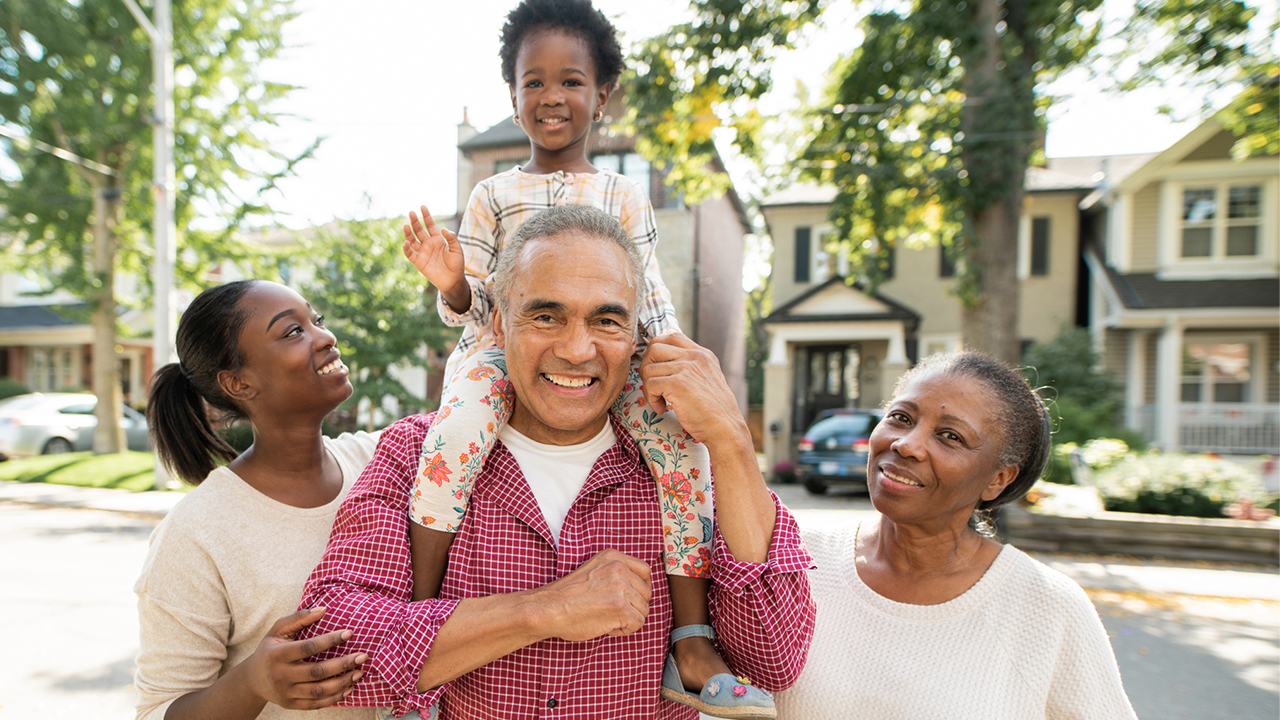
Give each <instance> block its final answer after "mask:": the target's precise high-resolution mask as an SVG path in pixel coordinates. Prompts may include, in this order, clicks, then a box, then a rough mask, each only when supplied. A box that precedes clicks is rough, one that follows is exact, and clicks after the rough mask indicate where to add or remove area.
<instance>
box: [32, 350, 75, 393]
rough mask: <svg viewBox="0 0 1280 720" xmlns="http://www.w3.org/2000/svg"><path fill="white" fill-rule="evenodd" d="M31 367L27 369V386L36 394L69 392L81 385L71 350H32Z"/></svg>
mask: <svg viewBox="0 0 1280 720" xmlns="http://www.w3.org/2000/svg"><path fill="white" fill-rule="evenodd" d="M30 358H31V360H30V365H29V366H28V367H27V384H28V385H30V386H31V389H32V390H35V391H36V392H53V391H56V390H69V389H73V388H75V387H77V386H78V385H79V383H78V382H76V378H75V368H74V367H73V366H72V363H71V350H69V349H61V348H39V347H37V348H31V356H30Z"/></svg>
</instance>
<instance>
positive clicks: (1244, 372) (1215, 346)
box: [1182, 339, 1256, 403]
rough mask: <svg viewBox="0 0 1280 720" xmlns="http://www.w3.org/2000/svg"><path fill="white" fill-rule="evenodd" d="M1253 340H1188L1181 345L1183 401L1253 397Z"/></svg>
mask: <svg viewBox="0 0 1280 720" xmlns="http://www.w3.org/2000/svg"><path fill="white" fill-rule="evenodd" d="M1255 354H1256V349H1255V346H1254V343H1252V342H1248V341H1245V342H1208V341H1204V342H1201V341H1197V340H1194V339H1188V340H1187V341H1186V342H1185V343H1184V344H1183V346H1182V402H1185V403H1247V402H1252V401H1253V398H1254V387H1253V385H1254V383H1253V373H1252V366H1253V357H1254V355H1255Z"/></svg>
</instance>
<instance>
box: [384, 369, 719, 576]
mask: <svg viewBox="0 0 1280 720" xmlns="http://www.w3.org/2000/svg"><path fill="white" fill-rule="evenodd" d="M639 366H640V361H639V360H638V359H635V360H633V361H632V365H631V374H630V377H628V379H627V382H626V384H625V385H624V386H623V388H622V394H621V395H619V396H618V399H617V401H616V402H615V403H614V405H613V409H612V413H613V415H614V416H615V417H617V418H618V419H619V420H620V421H622V424H624V425H626V427H627V430H629V431H630V432H631V436H632V437H633V438H634V439H635V441H636V444H637V445H639V448H640V455H641V457H644V458H645V459H646V460H647V461H648V463H649V469H650V470H652V471H653V476H654V478H655V479H656V481H657V483H658V498H659V504H660V506H661V508H662V533H663V548H664V550H665V552H664V554H663V559H664V562H665V563H666V571H667V574H668V575H684V576H687V577H698V578H705V577H708V571H709V570H710V567H711V538H712V528H713V524H712V508H713V502H712V497H711V483H710V477H711V458H710V456H709V455H708V454H707V449H706V448H705V447H703V446H702V445H701V444H699V443H698V442H697V441H696V440H694V439H693V438H692V437H690V436H689V434H688V433H686V432H685V431H684V428H682V427H681V426H680V423H679V421H678V420H676V418H675V415H674V414H672V413H667V414H665V415H659V414H657V413H656V412H654V411H653V410H651V409H649V407H648V404H647V403H646V401H645V399H644V391H643V389H642V388H641V385H640V375H639V373H638V369H639ZM445 394H446V396H447V399H443V398H442V402H441V405H440V410H439V411H438V412H437V413H436V418H435V423H434V424H433V425H432V426H431V429H430V430H428V431H427V436H426V439H425V440H424V441H423V443H422V458H421V460H420V461H419V463H418V479H417V488H416V489H415V490H414V492H413V498H412V501H411V503H410V506H409V515H410V518H411V519H412V520H413V521H414V522H416V523H418V524H419V525H422V526H424V527H428V528H431V529H432V530H440V531H443V532H457V531H458V527H459V526H460V525H461V524H462V518H463V516H464V515H465V514H466V511H467V501H468V500H469V499H470V497H471V486H472V484H473V483H474V482H475V479H476V477H477V476H478V475H479V474H480V473H481V472H482V471H483V469H484V463H485V460H486V459H487V458H488V457H489V451H490V450H492V449H493V443H494V441H495V440H497V439H498V431H499V430H501V428H502V426H503V424H505V423H506V422H507V420H508V419H509V418H510V417H511V404H512V400H513V399H514V394H513V392H512V389H511V383H510V382H509V381H508V380H507V366H506V358H505V356H504V354H503V351H502V349H501V348H498V347H494V346H490V347H488V348H485V349H482V350H479V351H477V352H476V353H475V354H473V355H472V356H471V358H470V359H469V360H468V361H467V362H466V363H464V364H463V365H462V366H461V367H460V368H459V369H458V371H457V373H456V374H455V375H454V377H453V380H452V382H450V384H449V386H448V389H447V390H446V391H445Z"/></svg>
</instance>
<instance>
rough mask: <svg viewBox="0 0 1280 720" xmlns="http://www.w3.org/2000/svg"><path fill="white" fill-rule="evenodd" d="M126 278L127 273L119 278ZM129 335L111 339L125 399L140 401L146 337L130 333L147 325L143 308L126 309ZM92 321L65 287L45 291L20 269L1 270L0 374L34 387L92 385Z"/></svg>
mask: <svg viewBox="0 0 1280 720" xmlns="http://www.w3.org/2000/svg"><path fill="white" fill-rule="evenodd" d="M120 281H121V282H123V283H124V284H128V279H127V278H126V279H121V280H120ZM120 319H121V322H122V323H123V324H124V325H125V326H126V327H127V328H129V329H131V330H133V331H135V332H132V333H129V335H130V337H121V338H119V339H118V340H117V342H116V354H117V356H118V357H119V362H120V383H121V386H122V387H123V390H124V401H125V403H127V404H129V405H132V406H135V407H136V406H141V405H143V404H145V402H146V392H147V388H148V386H149V384H150V378H151V372H152V369H151V342H150V340H148V339H146V338H138V337H133V336H134V335H136V334H137V333H138V332H142V331H145V330H146V328H149V324H148V320H149V318H148V317H146V313H143V312H140V311H136V310H125V311H124V313H123V314H122V315H121V318H120ZM92 372H93V327H92V325H90V322H89V310H88V306H87V305H86V304H85V303H84V302H82V301H81V300H80V299H79V298H76V297H73V296H71V295H70V294H68V293H65V292H60V291H55V292H53V293H51V294H50V293H46V292H45V289H44V288H41V287H40V285H39V284H38V283H36V282H34V281H32V280H30V279H29V278H26V277H24V276H23V275H21V274H20V273H16V272H5V273H0V378H9V379H11V380H15V381H17V382H20V383H22V384H23V385H26V386H27V387H29V388H31V389H32V390H35V391H37V392H50V391H61V390H72V391H84V390H88V389H89V388H91V387H92V385H93V383H92V377H93V374H92Z"/></svg>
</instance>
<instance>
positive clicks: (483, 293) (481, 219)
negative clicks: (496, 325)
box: [436, 181, 501, 327]
mask: <svg viewBox="0 0 1280 720" xmlns="http://www.w3.org/2000/svg"><path fill="white" fill-rule="evenodd" d="M497 217H498V216H497V211H496V207H495V204H494V196H493V192H492V186H491V184H490V183H489V182H487V181H486V182H482V183H479V184H478V185H476V186H475V188H473V189H472V190H471V197H470V199H468V200H467V209H466V212H464V213H463V214H462V221H461V222H460V223H459V225H458V242H459V243H460V244H461V245H462V253H463V255H464V256H465V257H466V265H465V266H464V267H463V272H464V275H465V279H466V281H467V285H468V286H469V287H470V289H471V307H470V308H469V309H468V310H467V311H466V312H464V313H459V312H455V311H454V310H453V308H451V307H449V305H448V304H447V303H446V302H445V301H444V294H443V293H436V309H437V310H438V311H439V312H440V319H441V320H443V321H444V323H445V324H446V325H449V326H451V327H459V326H462V325H478V326H480V327H488V326H489V323H490V322H491V321H492V318H493V294H492V293H491V292H490V290H489V285H488V279H489V277H490V276H491V275H493V271H494V270H495V269H497V265H498V250H500V249H501V244H500V241H499V238H498V219H497Z"/></svg>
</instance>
